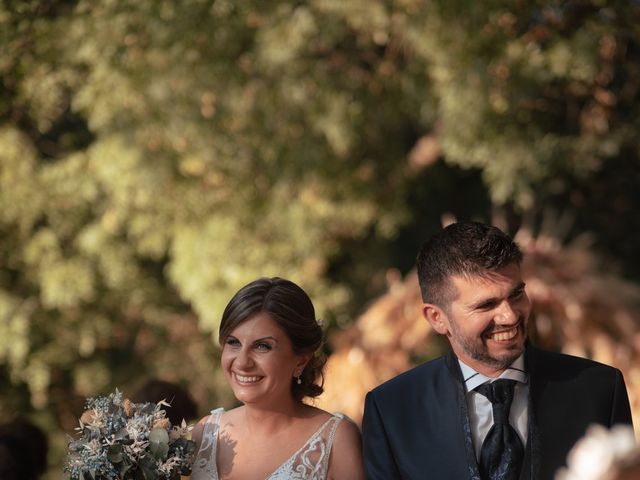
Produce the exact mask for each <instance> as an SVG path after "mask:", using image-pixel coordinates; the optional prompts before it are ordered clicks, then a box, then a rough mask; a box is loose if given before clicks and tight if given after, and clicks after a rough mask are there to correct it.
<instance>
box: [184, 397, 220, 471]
mask: <svg viewBox="0 0 640 480" xmlns="http://www.w3.org/2000/svg"><path fill="white" fill-rule="evenodd" d="M223 413H224V408H216V409H215V410H212V411H211V414H210V415H209V417H208V418H207V420H206V422H205V424H204V429H203V431H202V440H201V441H200V449H199V450H198V453H197V454H196V458H195V460H194V462H193V467H192V473H191V479H192V480H218V471H217V468H216V450H217V447H218V430H219V428H220V418H222V414H223Z"/></svg>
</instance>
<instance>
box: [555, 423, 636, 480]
mask: <svg viewBox="0 0 640 480" xmlns="http://www.w3.org/2000/svg"><path fill="white" fill-rule="evenodd" d="M634 458H638V449H637V445H636V440H635V435H634V433H633V428H632V427H630V426H627V425H616V426H614V427H613V428H612V429H611V430H607V429H606V428H605V427H603V426H601V425H592V426H591V427H589V429H588V430H587V433H586V435H585V436H584V437H582V439H580V440H579V441H578V442H577V443H576V445H575V446H574V447H573V449H572V450H571V452H569V455H568V456H567V467H566V468H563V469H561V470H559V471H558V473H557V475H556V480H609V479H615V478H617V475H618V473H619V470H620V468H621V467H626V466H628V463H629V462H631V461H632V460H633V459H634Z"/></svg>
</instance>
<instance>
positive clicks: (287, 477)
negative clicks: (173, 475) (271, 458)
mask: <svg viewBox="0 0 640 480" xmlns="http://www.w3.org/2000/svg"><path fill="white" fill-rule="evenodd" d="M223 413H224V409H223V408H217V409H216V410H213V411H212V412H211V415H209V418H208V419H207V422H206V423H205V426H204V430H203V432H202V442H201V443H200V450H199V451H198V453H197V455H196V458H195V461H194V463H193V468H192V472H191V477H190V480H218V469H217V466H216V448H217V445H218V429H219V427H220V418H221V417H222V414H223ZM343 418H344V416H343V415H341V414H339V413H334V414H333V415H332V416H331V418H329V419H328V420H327V421H326V422H324V423H323V424H322V425H321V426H320V428H318V430H316V431H315V433H314V434H313V435H311V437H309V439H308V440H307V441H306V443H305V444H304V445H303V446H302V447H301V448H300V449H299V450H298V451H297V452H296V453H294V454H293V455H292V456H291V457H290V458H289V459H288V460H287V461H286V462H284V463H283V464H282V465H280V467H278V469H276V471H275V472H273V473H272V474H271V475H269V477H267V479H266V480H325V479H326V478H327V471H328V470H329V455H330V453H331V446H332V445H333V439H334V437H335V433H336V429H337V428H338V424H339V423H340V421H341V420H342V419H343Z"/></svg>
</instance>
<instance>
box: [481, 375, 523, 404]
mask: <svg viewBox="0 0 640 480" xmlns="http://www.w3.org/2000/svg"><path fill="white" fill-rule="evenodd" d="M515 385H516V381H515V380H507V379H501V380H496V381H495V382H487V383H483V384H482V385H480V386H478V387H476V392H478V393H479V394H481V395H484V396H485V397H487V399H488V400H489V401H490V402H491V403H508V404H511V400H512V399H513V389H514V388H515Z"/></svg>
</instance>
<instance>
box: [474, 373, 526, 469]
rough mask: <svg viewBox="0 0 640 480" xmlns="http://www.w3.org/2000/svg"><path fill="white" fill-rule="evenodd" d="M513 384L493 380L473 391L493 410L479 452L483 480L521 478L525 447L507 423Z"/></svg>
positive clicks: (513, 382) (507, 381) (512, 381)
mask: <svg viewBox="0 0 640 480" xmlns="http://www.w3.org/2000/svg"><path fill="white" fill-rule="evenodd" d="M515 384H516V381H515V380H496V381H495V382H491V383H485V384H483V385H480V386H479V387H477V388H476V391H477V392H478V393H480V394H482V395H484V396H485V397H487V399H488V400H489V401H490V402H491V406H492V407H493V426H492V427H491V429H490V430H489V433H487V436H486V437H485V439H484V442H483V443H482V449H481V450H480V475H481V476H482V478H483V480H515V479H517V478H518V477H519V476H520V468H521V467H522V459H523V457H524V447H523V446H522V441H521V440H520V437H519V436H518V433H517V432H516V431H515V429H514V428H513V427H512V426H511V425H510V424H509V410H510V409H511V401H512V400H513V389H514V387H515Z"/></svg>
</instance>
